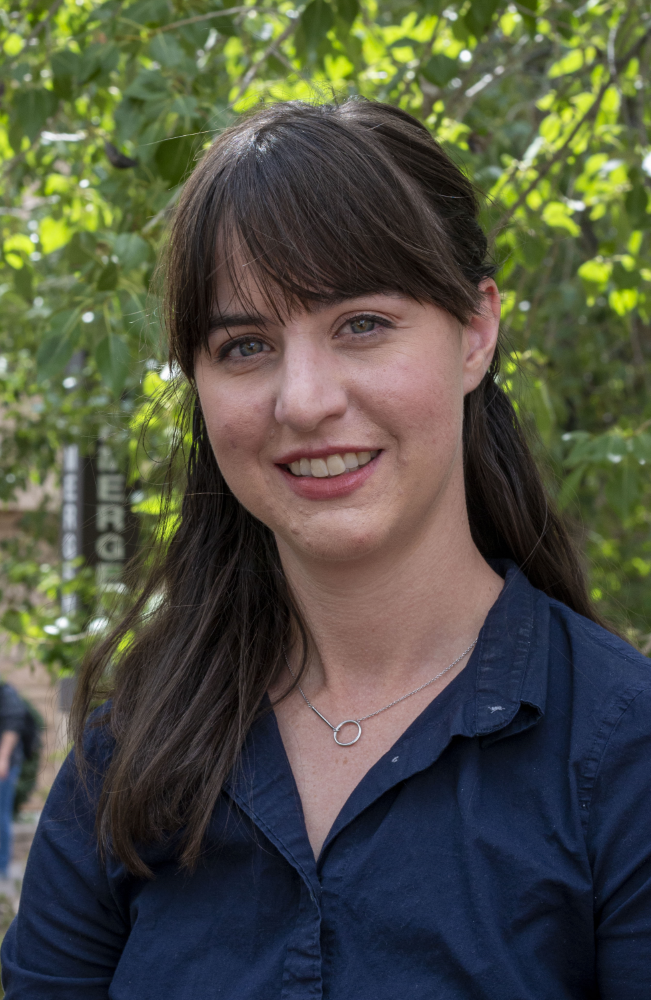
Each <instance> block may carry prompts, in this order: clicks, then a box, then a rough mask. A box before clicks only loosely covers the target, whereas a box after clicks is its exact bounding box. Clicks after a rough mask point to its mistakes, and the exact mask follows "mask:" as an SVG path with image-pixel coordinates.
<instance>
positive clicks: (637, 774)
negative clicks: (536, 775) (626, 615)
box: [548, 600, 651, 820]
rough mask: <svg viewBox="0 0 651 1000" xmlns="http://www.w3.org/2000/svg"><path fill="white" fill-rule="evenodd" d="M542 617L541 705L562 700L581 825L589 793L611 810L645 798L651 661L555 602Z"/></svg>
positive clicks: (650, 778)
mask: <svg viewBox="0 0 651 1000" xmlns="http://www.w3.org/2000/svg"><path fill="white" fill-rule="evenodd" d="M549 611H550V626H549V689H548V706H549V705H550V702H551V701H553V702H554V704H555V705H556V703H557V700H563V702H564V704H565V707H566V709H567V713H566V717H567V719H568V721H569V722H570V725H571V729H572V743H573V747H574V750H573V752H572V753H571V755H570V756H571V758H573V760H574V762H575V766H576V767H577V777H578V790H579V798H580V800H581V806H582V809H583V810H584V813H583V816H584V820H587V818H588V815H589V812H590V810H591V809H592V807H593V805H594V801H595V800H594V795H595V790H596V789H600V792H599V796H600V797H601V796H603V795H604V794H605V796H606V799H607V800H609V801H610V802H611V804H613V803H614V801H615V799H616V798H617V797H618V796H626V795H629V794H630V795H634V796H635V795H638V794H639V793H640V790H641V789H642V788H644V789H645V796H646V795H648V794H649V793H650V792H651V770H650V769H649V767H648V760H649V755H650V754H651V661H650V660H649V659H648V658H647V657H646V656H643V655H642V653H640V652H638V651H637V650H636V649H634V647H633V646H631V645H630V644H629V643H628V642H626V641H625V640H624V639H621V638H619V637H618V636H616V635H613V634H612V633H611V632H608V631H607V630H606V629H604V628H602V627H601V626H600V625H597V624H596V623H595V622H592V621H590V620H588V619H587V618H584V617H583V616H582V615H579V614H577V613H576V612H574V611H571V610H570V608H568V607H566V606H565V605H564V604H561V603H560V602H559V601H555V600H549ZM559 692H563V693H566V694H567V700H565V698H562V697H561V699H558V694H559ZM550 696H551V697H550ZM606 775H609V776H610V777H609V778H608V780H606V783H605V785H604V780H605V776H606ZM613 785H615V786H617V787H616V788H615V787H613Z"/></svg>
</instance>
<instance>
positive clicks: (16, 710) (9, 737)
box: [0, 682, 25, 880]
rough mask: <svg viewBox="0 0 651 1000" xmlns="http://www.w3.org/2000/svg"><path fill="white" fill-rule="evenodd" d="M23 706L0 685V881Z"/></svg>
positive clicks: (7, 851)
mask: <svg viewBox="0 0 651 1000" xmlns="http://www.w3.org/2000/svg"><path fill="white" fill-rule="evenodd" d="M24 717H25V706H24V705H23V702H22V699H21V697H20V695H19V694H18V692H17V691H16V689H15V688H13V687H12V686H11V684H5V683H4V682H0V880H4V879H6V878H7V875H8V870H9V864H10V862H11V849H12V834H11V824H12V821H13V812H14V795H15V792H16V784H17V782H18V778H19V776H20V768H21V764H22V762H23V749H22V742H21V733H22V730H23V723H24Z"/></svg>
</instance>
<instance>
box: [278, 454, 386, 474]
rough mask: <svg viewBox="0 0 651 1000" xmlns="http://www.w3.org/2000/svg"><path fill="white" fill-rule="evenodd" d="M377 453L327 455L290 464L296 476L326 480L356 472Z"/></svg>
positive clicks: (301, 459)
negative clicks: (345, 473)
mask: <svg viewBox="0 0 651 1000" xmlns="http://www.w3.org/2000/svg"><path fill="white" fill-rule="evenodd" d="M377 454H378V453H377V451H346V452H344V454H343V455H339V454H334V455H327V456H326V457H325V458H300V459H297V460H296V461H295V462H290V463H289V466H288V467H289V469H290V471H291V473H292V475H294V476H313V477H314V478H315V479H326V478H329V477H334V476H341V475H342V473H344V472H354V471H355V469H361V468H362V466H364V465H368V463H369V462H370V461H371V459H372V458H375V456H376V455H377Z"/></svg>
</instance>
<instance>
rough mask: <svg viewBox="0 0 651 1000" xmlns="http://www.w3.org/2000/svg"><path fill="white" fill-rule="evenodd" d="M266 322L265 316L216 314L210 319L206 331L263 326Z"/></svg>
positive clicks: (255, 314)
mask: <svg viewBox="0 0 651 1000" xmlns="http://www.w3.org/2000/svg"><path fill="white" fill-rule="evenodd" d="M268 322H269V321H268V319H267V318H266V317H265V316H260V315H259V314H257V313H225V314H223V315H222V314H220V313H218V314H217V315H215V316H211V317H210V321H209V324H208V329H209V330H210V332H211V333H212V332H213V330H228V329H229V328H230V327H238V326H264V324H265V323H268Z"/></svg>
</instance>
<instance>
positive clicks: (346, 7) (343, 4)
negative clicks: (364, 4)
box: [336, 0, 359, 24]
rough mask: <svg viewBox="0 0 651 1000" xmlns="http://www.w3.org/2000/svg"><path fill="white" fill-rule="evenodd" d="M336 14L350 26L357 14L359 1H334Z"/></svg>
mask: <svg viewBox="0 0 651 1000" xmlns="http://www.w3.org/2000/svg"><path fill="white" fill-rule="evenodd" d="M336 7H337V13H338V14H339V17H340V18H341V20H342V21H344V22H345V23H346V24H352V23H353V21H354V20H355V18H356V17H357V15H358V14H359V0H336Z"/></svg>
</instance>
